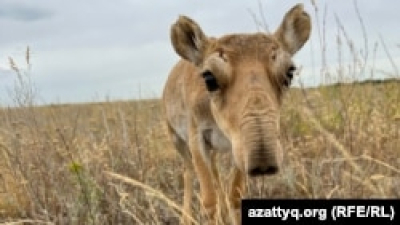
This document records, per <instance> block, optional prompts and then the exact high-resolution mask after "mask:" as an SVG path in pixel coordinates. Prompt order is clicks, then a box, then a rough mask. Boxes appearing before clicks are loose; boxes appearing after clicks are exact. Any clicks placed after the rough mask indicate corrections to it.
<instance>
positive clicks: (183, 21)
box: [171, 16, 208, 65]
mask: <svg viewBox="0 0 400 225" xmlns="http://www.w3.org/2000/svg"><path fill="white" fill-rule="evenodd" d="M171 42H172V46H173V47H174V49H175V51H176V53H178V55H180V56H181V57H182V58H184V59H186V60H189V61H190V62H192V63H194V64H196V65H199V64H200V63H201V62H202V60H203V57H204V52H205V49H206V48H207V45H208V39H207V36H206V35H205V34H204V33H203V31H202V30H201V28H200V26H199V25H198V24H197V23H196V22H194V21H193V20H192V19H190V18H189V17H186V16H180V17H179V18H178V20H177V21H176V22H175V24H173V25H172V26H171Z"/></svg>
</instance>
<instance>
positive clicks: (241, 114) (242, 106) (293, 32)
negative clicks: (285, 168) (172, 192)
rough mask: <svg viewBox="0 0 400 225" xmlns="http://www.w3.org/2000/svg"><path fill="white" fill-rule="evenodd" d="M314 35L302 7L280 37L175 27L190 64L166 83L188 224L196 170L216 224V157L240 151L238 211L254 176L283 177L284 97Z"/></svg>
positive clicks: (177, 46)
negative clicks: (219, 153) (302, 50)
mask: <svg viewBox="0 0 400 225" xmlns="http://www.w3.org/2000/svg"><path fill="white" fill-rule="evenodd" d="M310 32H311V20H310V16H309V15H308V14H307V13H306V12H305V11H304V8H303V5H302V4H298V5H296V6H294V7H293V8H292V9H290V10H289V11H288V12H287V13H286V15H285V16H284V18H283V21H282V22H281V24H280V26H279V27H278V29H277V30H276V31H275V32H274V33H272V34H266V33H261V32H259V33H250V34H228V35H224V36H222V37H219V38H214V37H208V36H207V35H206V34H205V33H204V32H203V31H202V29H201V28H200V26H199V25H198V24H197V23H196V22H195V21H193V20H192V19H190V18H188V17H186V16H180V17H179V18H178V20H177V21H176V23H175V24H173V25H172V27H171V42H172V46H173V48H174V50H175V51H176V53H177V54H178V55H179V56H181V57H182V59H181V60H180V61H179V62H178V63H177V64H176V65H175V67H174V68H173V69H172V71H171V72H170V75H169V78H168V80H167V82H166V85H165V89H164V92H163V109H164V112H165V115H166V121H167V127H168V133H169V136H170V138H171V140H172V142H173V144H174V146H175V148H176V149H177V150H178V152H179V153H180V155H181V156H182V157H183V160H184V163H185V165H184V168H185V171H184V197H183V209H184V212H185V215H187V218H186V221H185V220H184V223H187V222H188V218H189V217H190V216H191V200H192V194H193V186H192V178H193V172H195V174H196V175H197V177H198V179H199V184H200V196H201V203H202V206H203V207H204V209H205V213H206V215H207V216H208V218H209V220H210V221H211V223H212V221H214V220H215V214H216V213H215V212H216V210H217V208H216V207H217V205H218V204H217V201H218V200H217V199H218V198H217V192H216V189H215V186H214V183H215V182H214V180H215V179H216V177H217V176H218V175H217V169H216V165H215V162H214V157H213V155H214V154H213V152H215V151H224V150H225V151H229V152H231V153H232V156H233V160H234V165H235V166H234V168H233V179H232V184H231V188H230V190H231V191H230V193H229V199H230V201H231V204H232V206H233V207H234V208H236V209H238V208H239V207H240V203H241V196H242V194H243V193H244V191H245V190H244V189H245V185H244V180H245V179H244V178H245V177H244V176H245V175H246V174H247V175H249V176H250V177H254V176H260V175H272V174H276V173H277V172H278V171H279V168H280V163H281V160H282V147H281V145H280V140H279V133H280V131H279V129H280V128H279V116H280V106H281V102H282V96H283V94H284V93H285V91H286V90H287V89H288V86H289V85H290V81H291V79H292V77H293V72H294V70H295V66H294V64H293V62H292V59H291V58H292V56H293V55H294V54H295V53H296V52H297V51H298V50H299V49H300V48H302V47H303V45H304V44H305V43H306V41H307V40H308V38H309V36H310ZM237 222H238V221H236V223H237Z"/></svg>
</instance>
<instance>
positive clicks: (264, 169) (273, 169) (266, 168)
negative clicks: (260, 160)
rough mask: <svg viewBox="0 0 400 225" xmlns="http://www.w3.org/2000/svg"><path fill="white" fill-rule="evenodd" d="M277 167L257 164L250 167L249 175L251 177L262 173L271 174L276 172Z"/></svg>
mask: <svg viewBox="0 0 400 225" xmlns="http://www.w3.org/2000/svg"><path fill="white" fill-rule="evenodd" d="M278 171H279V168H278V167H277V166H258V167H254V168H252V169H250V171H249V175H250V176H252V177H256V176H262V175H273V174H276V173H278Z"/></svg>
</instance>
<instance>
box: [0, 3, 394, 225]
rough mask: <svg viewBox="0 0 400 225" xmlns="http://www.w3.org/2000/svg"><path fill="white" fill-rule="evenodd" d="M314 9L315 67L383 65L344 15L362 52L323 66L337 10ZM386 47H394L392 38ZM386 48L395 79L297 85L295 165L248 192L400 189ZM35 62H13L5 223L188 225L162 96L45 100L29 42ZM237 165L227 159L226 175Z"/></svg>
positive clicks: (348, 74)
mask: <svg viewBox="0 0 400 225" xmlns="http://www.w3.org/2000/svg"><path fill="white" fill-rule="evenodd" d="M314 7H315V8H314V9H315V14H314V15H313V18H315V19H317V27H314V32H320V33H321V35H320V36H319V40H317V43H318V44H317V47H316V46H314V47H313V50H314V51H313V54H314V56H313V58H315V59H321V61H322V64H323V67H322V68H321V70H320V71H317V72H316V74H315V75H316V76H324V77H325V81H327V82H328V81H334V82H337V81H347V80H349V79H355V78H357V76H358V75H360V74H361V73H364V72H368V73H371V74H372V75H376V74H375V73H379V71H377V69H376V68H374V67H368V66H367V61H368V57H369V56H368V55H366V54H365V52H367V48H369V46H368V45H367V44H366V45H362V47H361V48H362V49H357V47H356V46H355V45H354V43H352V40H351V39H350V38H349V37H348V35H347V33H346V29H345V26H342V25H341V23H340V20H339V19H338V18H337V23H338V24H339V27H341V28H340V30H339V32H338V34H337V35H338V37H337V38H338V40H341V41H340V42H339V41H338V43H337V44H338V47H337V49H338V54H341V53H340V51H342V52H343V51H348V52H351V54H352V56H353V59H354V61H352V62H350V63H349V64H346V65H344V64H341V63H337V66H336V67H334V68H331V67H330V66H329V65H328V64H324V63H323V62H324V59H325V58H326V57H327V54H329V53H327V52H326V51H324V49H325V48H324V45H325V44H326V43H324V38H323V33H324V30H325V29H326V27H324V22H323V20H324V18H326V16H325V14H324V13H323V12H322V13H321V11H320V10H319V9H318V7H317V6H316V5H314ZM356 9H357V7H356ZM355 13H358V15H359V12H358V11H357V10H356V12H355ZM321 18H322V21H320V20H321ZM359 18H360V26H361V27H364V26H365V25H364V23H363V21H362V19H361V18H362V17H361V16H359ZM366 35H367V34H366V33H364V38H365V39H366V38H367V36H366ZM376 45H377V46H380V47H381V48H385V49H386V47H385V42H384V41H383V40H378V42H377V44H376ZM316 49H319V51H316ZM360 50H363V51H360ZM386 51H387V50H386ZM387 52H388V54H387V60H388V61H391V62H392V65H393V69H392V71H389V73H390V74H391V78H394V79H392V80H391V81H388V82H364V83H352V84H336V85H330V86H320V87H317V88H305V87H301V88H292V89H291V90H290V91H289V93H288V95H287V96H286V97H285V101H284V106H283V108H282V116H281V130H282V133H281V137H282V142H283V143H282V144H283V146H284V149H285V150H286V152H285V158H284V161H285V164H284V165H285V167H284V168H283V170H282V172H281V173H280V175H279V176H274V177H268V178H259V179H254V180H248V189H249V193H248V195H247V196H246V197H262V198H372V197H379V198H389V197H390V198H398V197H400V178H399V177H400V147H399V146H400V82H399V78H400V75H399V74H398V72H397V71H398V70H397V68H396V66H397V65H396V64H395V62H394V60H393V59H392V58H391V56H390V52H389V51H387ZM370 55H371V54H370ZM372 55H373V54H372ZM369 60H373V59H369ZM26 62H27V66H26V68H25V67H22V68H21V66H19V65H17V64H16V63H15V62H14V61H13V60H11V61H10V63H11V66H12V68H13V69H14V71H15V73H16V75H17V82H16V84H15V86H14V89H12V91H11V92H10V97H11V98H12V99H13V100H14V102H15V104H16V105H17V107H3V108H1V109H0V153H1V157H0V222H2V223H5V224H177V223H178V221H179V216H180V214H181V209H180V203H181V201H182V195H183V193H182V191H183V182H182V161H181V159H180V158H179V157H178V156H177V154H176V153H175V151H174V150H173V148H172V146H171V145H170V143H169V142H168V141H167V139H166V136H165V132H164V127H163V123H162V119H163V118H162V113H161V110H160V103H159V100H156V99H155V100H142V101H132V102H102V103H87V104H57V105H47V106H36V104H35V99H36V91H35V90H36V89H35V88H34V86H33V85H32V82H31V81H30V79H29V68H30V53H29V49H28V51H27V53H26ZM220 157H221V158H225V157H226V158H229V156H226V155H223V156H220ZM229 166H230V162H229V161H228V160H220V169H221V170H222V171H223V174H226V173H227V172H228V171H227V168H228V167H229ZM222 177H226V176H222ZM198 188H199V187H198V184H197V181H196V185H195V189H196V193H198ZM199 207H200V206H199V201H198V195H197V196H196V201H195V204H194V205H193V209H194V211H195V212H200V209H199ZM193 220H194V221H195V222H196V223H197V224H202V222H203V221H204V218H203V217H202V216H201V214H200V213H197V214H195V215H194V218H193ZM221 220H222V218H221ZM222 223H223V222H221V224H222Z"/></svg>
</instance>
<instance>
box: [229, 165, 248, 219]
mask: <svg viewBox="0 0 400 225" xmlns="http://www.w3.org/2000/svg"><path fill="white" fill-rule="evenodd" d="M245 191H246V186H245V176H244V174H243V172H242V171H240V170H239V169H238V168H236V167H235V168H234V169H233V177H232V183H231V189H230V192H229V198H230V203H231V209H232V211H233V212H234V220H235V221H234V224H235V225H239V224H240V222H241V217H240V216H241V215H240V205H241V200H242V197H243V196H244V194H245Z"/></svg>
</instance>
